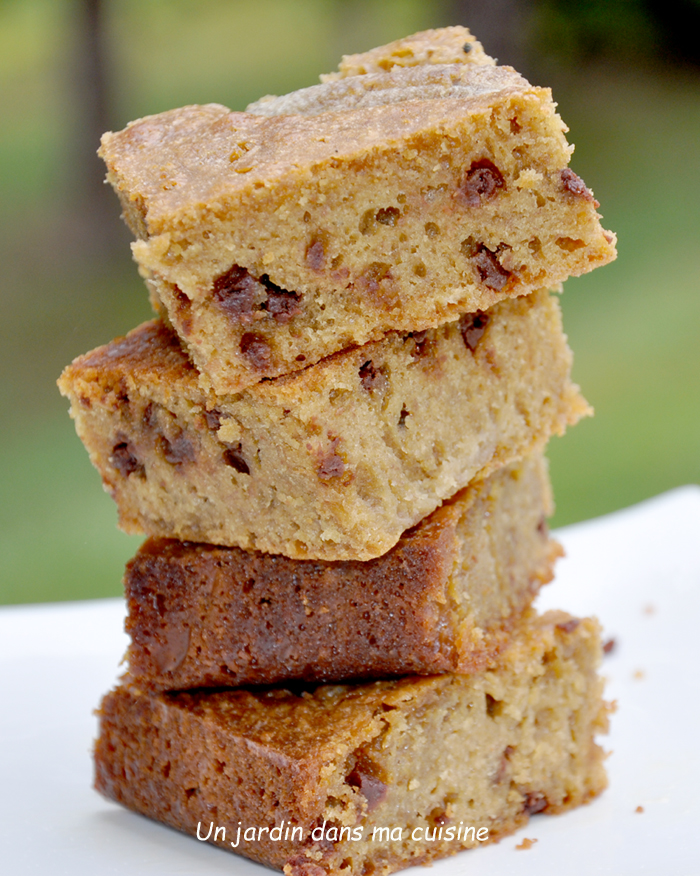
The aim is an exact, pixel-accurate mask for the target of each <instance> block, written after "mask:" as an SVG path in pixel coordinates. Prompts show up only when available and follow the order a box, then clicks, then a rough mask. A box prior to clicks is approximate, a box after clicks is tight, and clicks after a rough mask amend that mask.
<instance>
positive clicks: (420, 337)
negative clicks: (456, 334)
mask: <svg viewBox="0 0 700 876" xmlns="http://www.w3.org/2000/svg"><path fill="white" fill-rule="evenodd" d="M408 337H409V338H413V350H411V356H412V357H413V358H414V359H420V358H421V357H422V356H427V355H428V354H429V353H430V351H431V349H432V346H433V343H432V338H430V337H429V336H428V332H427V331H423V332H410V333H409V335H408Z"/></svg>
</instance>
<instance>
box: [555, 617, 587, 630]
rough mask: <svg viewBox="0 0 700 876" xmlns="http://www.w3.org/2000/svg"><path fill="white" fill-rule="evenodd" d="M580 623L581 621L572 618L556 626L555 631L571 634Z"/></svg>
mask: <svg viewBox="0 0 700 876" xmlns="http://www.w3.org/2000/svg"><path fill="white" fill-rule="evenodd" d="M580 623H581V621H580V620H579V619H578V618H576V617H572V618H571V620H568V621H566V622H565V623H563V624H557V629H558V630H561V631H562V633H573V631H574V630H575V629H576V627H577V626H578V625H579V624H580Z"/></svg>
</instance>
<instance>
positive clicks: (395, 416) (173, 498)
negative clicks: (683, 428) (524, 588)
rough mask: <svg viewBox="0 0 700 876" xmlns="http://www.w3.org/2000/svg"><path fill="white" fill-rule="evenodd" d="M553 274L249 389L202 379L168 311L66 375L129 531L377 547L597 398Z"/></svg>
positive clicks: (295, 545)
mask: <svg viewBox="0 0 700 876" xmlns="http://www.w3.org/2000/svg"><path fill="white" fill-rule="evenodd" d="M570 366H571V354H570V351H569V349H568V347H567V345H566V339H565V336H564V335H563V333H562V329H561V322H560V312H559V306H558V302H557V300H556V298H555V297H554V296H550V295H549V294H548V293H547V292H540V293H537V294H534V295H530V296H526V297H523V298H517V299H512V300H507V301H504V302H501V303H500V304H498V305H496V306H495V307H494V308H493V309H492V310H490V311H488V312H486V313H479V314H471V315H469V316H467V317H463V318H462V319H461V320H458V321H456V322H453V323H450V324H448V325H445V326H442V327H440V328H437V329H431V330H428V331H427V332H425V333H423V332H421V333H414V334H407V335H401V334H392V335H388V336H387V337H386V338H385V339H384V340H382V341H379V342H376V343H372V344H367V345H365V346H363V347H356V348H353V349H350V350H346V351H343V352H342V353H338V354H336V355H334V356H331V357H329V358H328V359H325V360H323V361H322V362H320V363H317V364H316V365H314V366H311V367H309V368H307V369H306V370H305V371H301V372H297V373H296V374H294V375H290V376H286V377H281V378H277V379H275V380H269V381H264V382H262V383H260V384H257V385H255V386H254V387H251V388H249V389H247V390H245V391H243V392H241V393H238V394H234V395H229V396H216V395H214V394H212V393H208V394H207V393H205V392H203V391H202V389H201V387H200V385H199V383H198V374H197V371H196V370H195V369H194V368H193V367H192V365H191V364H190V362H189V360H188V359H187V357H186V356H185V355H184V353H183V351H182V349H181V347H180V346H179V344H178V342H177V338H176V337H175V335H174V334H173V333H172V332H170V331H169V330H168V329H167V328H166V327H165V326H164V325H163V324H162V323H159V322H158V321H154V322H151V323H147V324H145V325H143V326H141V327H140V328H138V329H136V330H135V331H133V332H132V333H131V334H129V335H128V336H127V337H126V338H124V339H122V340H118V341H114V342H112V343H111V344H108V345H107V346H106V347H101V348H99V349H98V350H95V351H93V352H92V353H88V354H87V355H85V356H82V357H80V358H78V359H76V360H75V362H74V363H73V364H72V365H70V366H69V367H68V368H67V369H66V371H65V372H64V374H63V375H62V377H61V380H60V381H59V386H60V388H61V391H62V392H63V393H64V394H65V395H67V396H69V398H70V399H71V412H72V416H73V417H74V419H75V423H76V428H77V431H78V434H79V436H80V438H81V439H82V441H83V443H84V444H85V446H86V447H87V449H88V451H89V453H90V457H91V460H92V462H93V464H94V465H95V466H96V467H97V469H98V470H99V471H100V474H101V475H102V478H103V482H104V484H105V486H106V488H107V489H108V490H109V491H110V492H111V494H112V495H113V497H114V499H115V501H116V502H117V505H118V507H119V513H120V524H121V526H122V528H123V529H124V530H126V531H128V532H145V533H146V534H148V535H153V536H160V537H164V538H178V539H182V540H187V541H198V542H208V543H212V544H221V545H227V546H237V547H242V548H244V549H246V550H253V549H257V550H261V551H265V552H268V553H276V554H284V555H286V556H289V557H292V558H294V559H305V558H308V559H325V560H344V559H353V560H357V559H359V560H369V559H372V558H373V557H377V556H380V555H381V554H383V553H386V551H388V550H389V549H390V548H391V547H393V545H395V544H396V542H397V541H398V540H399V538H400V536H401V534H402V533H403V532H404V531H405V530H406V529H409V528H410V527H411V526H414V525H415V524H416V523H418V521H419V520H421V519H422V518H423V517H425V516H426V515H427V514H430V513H431V512H432V511H434V510H435V508H437V507H438V506H439V505H440V504H441V503H442V502H443V501H444V500H445V499H448V498H450V497H451V496H453V495H454V494H455V493H457V492H458V491H459V490H460V489H462V488H464V487H466V486H467V485H468V484H469V482H470V481H471V480H472V479H473V478H475V477H477V476H478V477H486V476H487V475H488V474H489V473H491V472H492V471H495V470H496V469H498V468H500V467H501V466H503V465H505V464H507V463H510V462H513V461H515V460H516V459H520V458H522V457H523V456H525V455H527V454H529V453H532V452H535V451H536V450H537V449H539V448H542V447H543V446H544V444H545V443H546V441H547V440H548V439H549V438H550V437H551V435H553V434H561V433H562V432H563V431H564V430H565V427H566V426H567V425H568V424H571V423H574V422H576V421H577V420H578V419H579V417H580V416H582V415H584V414H586V413H587V412H588V407H587V405H586V403H585V402H584V400H583V399H582V398H581V396H580V394H579V392H578V388H577V387H575V386H574V385H573V384H572V383H571V381H570V376H569V374H570Z"/></svg>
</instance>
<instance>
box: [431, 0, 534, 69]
mask: <svg viewBox="0 0 700 876" xmlns="http://www.w3.org/2000/svg"><path fill="white" fill-rule="evenodd" d="M532 7H533V0H448V3H447V9H446V12H447V15H448V16H449V23H450V24H462V25H464V26H465V27H468V28H469V30H470V31H471V32H472V33H473V34H474V36H475V37H476V38H477V39H478V40H479V42H480V43H481V44H482V45H483V47H484V51H485V52H486V53H487V54H488V55H491V56H492V57H494V58H496V59H497V60H498V63H499V64H509V65H510V66H511V67H515V69H516V70H518V72H520V73H522V74H523V75H524V76H528V75H529V72H530V68H531V64H530V60H531V59H530V57H529V52H528V39H529V30H530V28H529V23H530V17H531V13H532Z"/></svg>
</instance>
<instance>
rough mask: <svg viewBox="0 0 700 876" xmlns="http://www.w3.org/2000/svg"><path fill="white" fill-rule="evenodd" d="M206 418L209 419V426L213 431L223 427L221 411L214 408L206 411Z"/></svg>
mask: <svg viewBox="0 0 700 876" xmlns="http://www.w3.org/2000/svg"><path fill="white" fill-rule="evenodd" d="M204 419H205V420H206V421H207V427H208V428H209V429H211V430H212V432H218V430H219V428H220V427H221V411H217V409H216V408H214V409H213V410H211V411H204Z"/></svg>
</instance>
